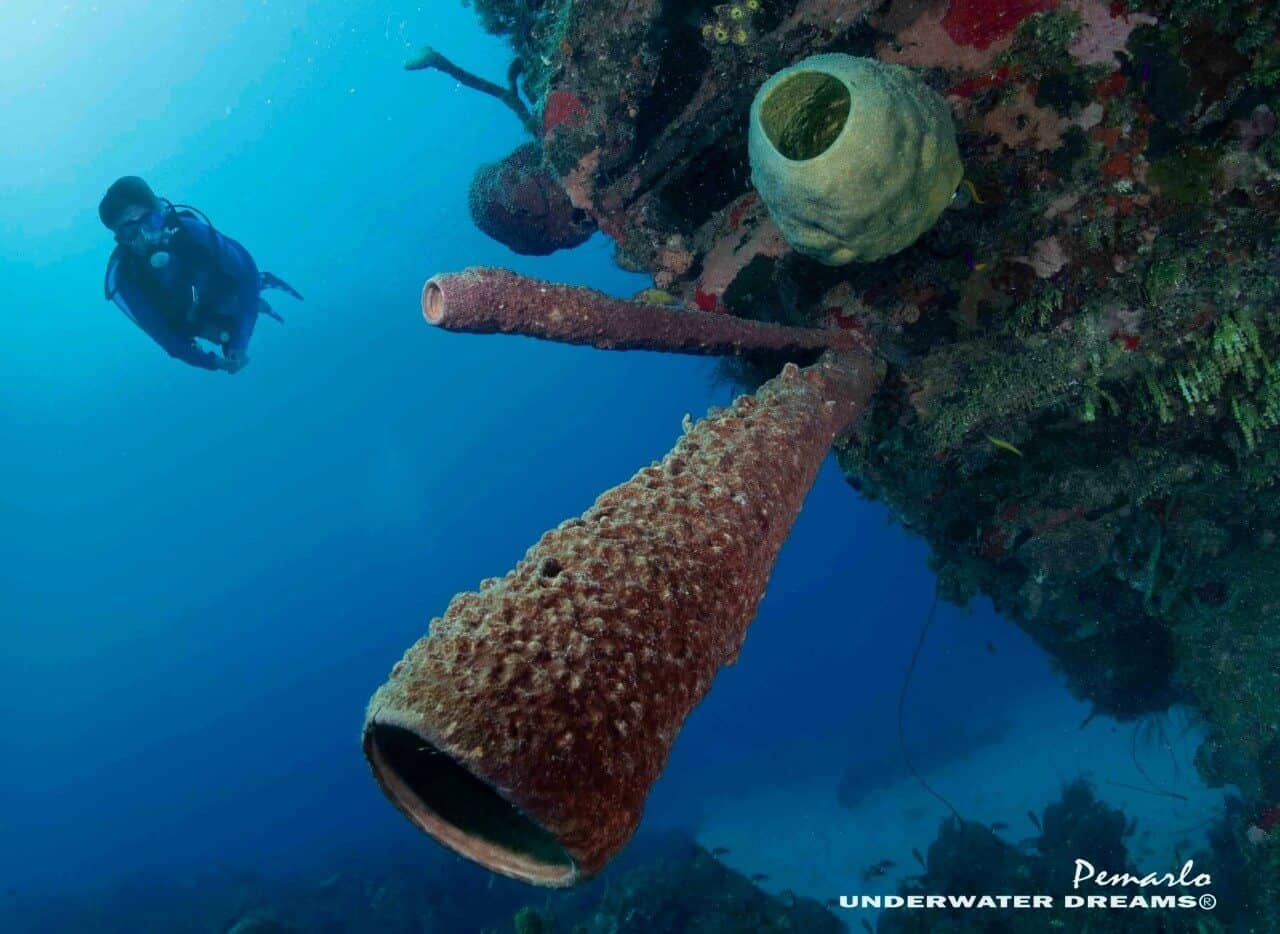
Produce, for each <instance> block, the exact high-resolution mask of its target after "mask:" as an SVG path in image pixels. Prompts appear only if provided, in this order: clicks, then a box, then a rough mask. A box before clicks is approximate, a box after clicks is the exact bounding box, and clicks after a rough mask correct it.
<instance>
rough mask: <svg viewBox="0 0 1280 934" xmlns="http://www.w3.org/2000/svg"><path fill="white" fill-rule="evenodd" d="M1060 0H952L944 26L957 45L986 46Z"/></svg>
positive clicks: (944, 18) (1054, 5) (943, 22)
mask: <svg viewBox="0 0 1280 934" xmlns="http://www.w3.org/2000/svg"><path fill="white" fill-rule="evenodd" d="M1057 5H1058V0H952V2H951V6H950V7H949V8H948V9H947V13H946V15H945V16H944V17H943V18H942V27H943V28H944V29H945V30H946V31H947V35H948V36H950V37H951V41H952V42H954V43H956V45H967V46H971V47H973V48H975V49H979V50H981V49H986V48H988V47H989V46H990V45H991V44H992V43H993V42H998V41H1000V40H1001V39H1003V38H1005V36H1008V35H1009V34H1011V33H1012V32H1013V31H1014V30H1015V29H1017V28H1018V24H1019V23H1021V22H1022V21H1023V20H1024V19H1026V18H1027V17H1028V16H1031V15H1033V14H1035V13H1043V12H1045V11H1046V10H1052V9H1053V8H1054V7H1056V6H1057Z"/></svg>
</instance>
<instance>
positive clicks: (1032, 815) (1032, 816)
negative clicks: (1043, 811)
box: [1027, 811, 1044, 833]
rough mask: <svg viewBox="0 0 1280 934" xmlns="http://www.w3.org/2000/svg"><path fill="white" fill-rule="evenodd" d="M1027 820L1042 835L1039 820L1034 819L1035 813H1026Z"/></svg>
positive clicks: (1042, 829) (1042, 831) (1042, 830)
mask: <svg viewBox="0 0 1280 934" xmlns="http://www.w3.org/2000/svg"><path fill="white" fill-rule="evenodd" d="M1027 820H1029V821H1031V823H1032V824H1034V825H1035V828H1036V830H1038V831H1040V832H1041V833H1044V827H1042V826H1041V825H1040V818H1038V817H1036V812H1035V811H1028V812H1027Z"/></svg>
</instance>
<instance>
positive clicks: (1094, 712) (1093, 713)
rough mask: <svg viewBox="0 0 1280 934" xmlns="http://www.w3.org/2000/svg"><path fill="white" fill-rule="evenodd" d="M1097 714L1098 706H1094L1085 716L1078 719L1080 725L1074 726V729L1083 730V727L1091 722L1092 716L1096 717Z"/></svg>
mask: <svg viewBox="0 0 1280 934" xmlns="http://www.w3.org/2000/svg"><path fill="white" fill-rule="evenodd" d="M1097 715H1098V708H1097V707H1094V708H1093V709H1092V710H1090V711H1089V716H1087V717H1085V718H1084V719H1083V720H1081V721H1080V725H1079V726H1078V727H1076V729H1078V730H1083V729H1084V728H1085V727H1087V726H1088V725H1089V724H1090V723H1092V722H1093V718H1094V717H1096V716H1097Z"/></svg>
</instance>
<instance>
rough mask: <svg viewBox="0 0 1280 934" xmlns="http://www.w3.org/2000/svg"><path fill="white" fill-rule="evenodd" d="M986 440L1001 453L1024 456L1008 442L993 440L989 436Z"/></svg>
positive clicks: (999, 439) (1001, 439)
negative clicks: (1006, 452)
mask: <svg viewBox="0 0 1280 934" xmlns="http://www.w3.org/2000/svg"><path fill="white" fill-rule="evenodd" d="M987 440H988V441H990V442H991V443H992V444H994V445H995V446H996V447H998V448H999V449H1000V450H1002V451H1008V452H1009V453H1010V454H1017V455H1018V456H1019V457H1024V456H1025V455H1024V454H1023V453H1022V452H1021V451H1019V450H1018V449H1017V448H1015V447H1014V446H1013V445H1012V444H1010V443H1009V442H1008V441H1005V440H1004V439H1003V438H993V437H992V436H991V435H987Z"/></svg>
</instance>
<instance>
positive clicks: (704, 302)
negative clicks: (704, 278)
mask: <svg viewBox="0 0 1280 934" xmlns="http://www.w3.org/2000/svg"><path fill="white" fill-rule="evenodd" d="M693 303H694V305H696V306H697V307H698V310H699V311H707V312H711V311H717V310H718V309H719V308H720V296H718V295H716V294H715V293H714V292H704V291H702V287H701V286H699V287H698V288H696V289H694V290H693Z"/></svg>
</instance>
